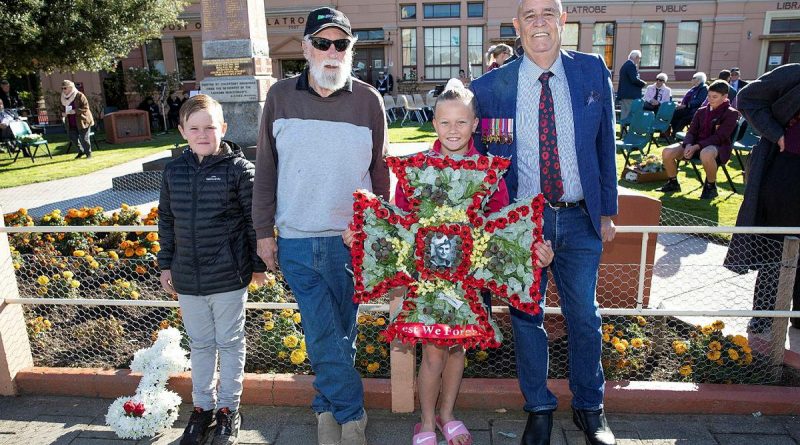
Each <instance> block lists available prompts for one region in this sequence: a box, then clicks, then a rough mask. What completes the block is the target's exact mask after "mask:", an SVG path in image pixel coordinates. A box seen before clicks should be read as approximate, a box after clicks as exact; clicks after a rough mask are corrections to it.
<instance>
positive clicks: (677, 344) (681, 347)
mask: <svg viewBox="0 0 800 445" xmlns="http://www.w3.org/2000/svg"><path fill="white" fill-rule="evenodd" d="M672 349H673V350H675V353H676V354H678V355H683V354H685V353H686V351H687V349H688V348H687V347H686V343H684V342H682V341H680V340H675V341H673V342H672Z"/></svg>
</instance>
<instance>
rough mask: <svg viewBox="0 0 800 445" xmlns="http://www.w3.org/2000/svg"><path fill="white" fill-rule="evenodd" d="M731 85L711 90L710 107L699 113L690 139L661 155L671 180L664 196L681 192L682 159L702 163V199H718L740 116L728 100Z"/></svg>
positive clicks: (663, 188)
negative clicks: (719, 182) (720, 177)
mask: <svg viewBox="0 0 800 445" xmlns="http://www.w3.org/2000/svg"><path fill="white" fill-rule="evenodd" d="M729 89H730V87H729V86H728V82H725V81H724V80H717V81H715V82H714V83H712V84H711V86H709V87H708V105H707V106H705V107H701V108H700V109H699V110H697V113H695V115H694V117H693V118H692V123H691V125H689V131H687V132H686V139H684V140H683V142H679V143H675V144H672V145H670V146H668V147H667V148H665V149H664V151H663V152H661V159H662V161H663V163H664V170H666V172H667V176H668V177H669V179H668V180H667V183H666V184H664V185H663V186H661V188H659V189H658V191H660V192H679V191H681V185H680V184H679V183H678V164H677V162H676V161H677V160H679V159H686V160H691V159H700V160H701V161H702V162H703V170H705V173H706V180H705V183H704V184H703V192H702V194H701V195H700V199H712V198H715V197H716V196H717V195H718V193H717V182H716V181H717V168H718V167H719V165H720V164H725V163H726V162H728V160H729V159H730V158H731V149H732V146H733V141H732V139H731V138H732V136H733V132H734V131H735V130H736V125H737V123H738V122H739V112H738V111H736V109H734V108H733V107H731V106H730V105H731V104H730V101H729V100H728V91H729Z"/></svg>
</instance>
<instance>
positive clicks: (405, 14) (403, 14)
mask: <svg viewBox="0 0 800 445" xmlns="http://www.w3.org/2000/svg"><path fill="white" fill-rule="evenodd" d="M415 18H417V5H400V19H401V20H406V19H415Z"/></svg>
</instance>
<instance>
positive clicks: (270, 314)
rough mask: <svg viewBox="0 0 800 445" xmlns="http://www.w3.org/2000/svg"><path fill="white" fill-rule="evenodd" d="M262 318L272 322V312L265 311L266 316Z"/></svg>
mask: <svg viewBox="0 0 800 445" xmlns="http://www.w3.org/2000/svg"><path fill="white" fill-rule="evenodd" d="M262 317H263V318H264V319H265V320H272V312H271V311H264V314H263V315H262Z"/></svg>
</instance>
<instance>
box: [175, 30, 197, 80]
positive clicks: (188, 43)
mask: <svg viewBox="0 0 800 445" xmlns="http://www.w3.org/2000/svg"><path fill="white" fill-rule="evenodd" d="M175 54H176V55H177V57H178V74H179V75H180V77H181V80H194V79H195V76H194V48H192V38H191V37H175Z"/></svg>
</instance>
